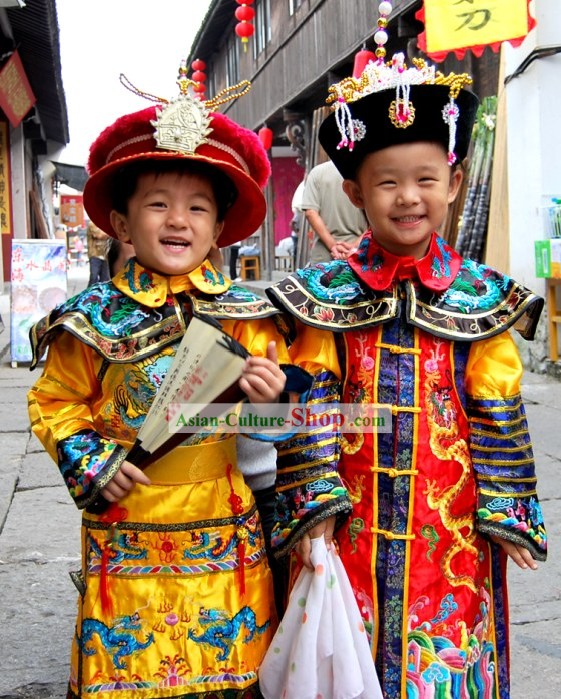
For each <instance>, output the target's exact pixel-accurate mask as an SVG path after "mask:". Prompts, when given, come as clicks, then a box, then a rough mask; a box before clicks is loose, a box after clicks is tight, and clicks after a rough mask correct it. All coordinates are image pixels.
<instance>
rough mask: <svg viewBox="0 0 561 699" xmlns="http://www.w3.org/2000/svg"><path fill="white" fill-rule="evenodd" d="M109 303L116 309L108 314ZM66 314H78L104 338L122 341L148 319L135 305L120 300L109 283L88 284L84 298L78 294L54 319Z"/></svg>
mask: <svg viewBox="0 0 561 699" xmlns="http://www.w3.org/2000/svg"><path fill="white" fill-rule="evenodd" d="M113 299H119V300H120V304H119V308H118V309H114V311H113V312H111V314H109V312H108V308H109V306H110V305H111V301H112V300H113ZM67 311H68V312H72V311H74V312H75V311H81V312H82V313H83V314H84V315H85V316H86V318H88V319H89V320H90V321H91V324H92V326H93V327H94V328H95V329H96V330H97V331H98V332H99V333H100V334H102V335H104V336H105V337H126V336H127V335H130V334H131V333H132V332H133V331H134V330H135V328H137V327H138V326H139V325H140V324H141V323H142V321H143V320H145V319H146V318H148V313H147V312H146V311H143V310H142V309H141V307H140V306H139V305H138V303H137V302H136V301H134V300H133V299H128V298H123V294H122V293H121V292H120V291H119V290H118V289H116V288H115V287H114V286H113V284H112V283H111V282H98V283H97V284H92V286H91V287H89V288H88V290H87V294H86V293H82V294H81V295H78V296H75V297H73V298H72V299H70V300H69V301H67V302H66V303H65V304H62V305H61V306H60V307H59V309H58V315H64V313H65V312H67Z"/></svg>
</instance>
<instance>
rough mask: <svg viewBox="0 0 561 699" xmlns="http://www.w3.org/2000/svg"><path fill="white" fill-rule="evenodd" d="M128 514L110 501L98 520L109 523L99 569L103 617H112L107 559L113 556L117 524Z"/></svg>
mask: <svg viewBox="0 0 561 699" xmlns="http://www.w3.org/2000/svg"><path fill="white" fill-rule="evenodd" d="M127 515H128V512H127V510H126V509H125V508H124V507H119V505H118V504H117V503H116V502H113V503H111V505H110V506H109V507H108V508H107V510H106V511H105V512H104V513H103V514H102V515H101V517H100V518H99V520H100V522H103V523H104V524H109V525H110V527H109V529H108V530H107V538H106V541H105V543H104V544H103V551H102V552H101V570H100V573H99V595H100V598H101V611H102V612H103V615H104V616H105V617H110V618H113V602H112V600H111V590H110V585H109V574H108V569H109V561H110V560H111V558H113V541H114V540H115V535H116V533H117V524H118V523H119V522H122V521H123V520H125V519H126V517H127Z"/></svg>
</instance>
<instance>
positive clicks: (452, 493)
mask: <svg viewBox="0 0 561 699" xmlns="http://www.w3.org/2000/svg"><path fill="white" fill-rule="evenodd" d="M441 344H442V343H441V342H439V341H436V340H435V348H434V349H433V350H432V351H431V357H430V358H429V359H427V361H426V362H425V370H426V372H427V375H426V379H425V410H426V414H427V421H428V426H429V433H430V437H429V443H430V448H431V450H432V452H433V454H434V455H435V456H436V457H437V458H439V459H442V460H443V461H451V460H453V461H456V462H457V463H458V464H460V466H461V467H462V474H461V476H460V478H459V480H458V481H457V483H455V484H454V485H452V486H450V487H447V488H443V489H441V488H439V487H438V485H437V483H436V481H429V480H428V479H427V481H426V484H427V487H426V490H425V491H424V494H425V495H426V496H427V504H428V506H429V507H430V508H431V510H436V511H438V513H439V515H440V519H441V521H442V524H443V525H444V527H445V529H446V530H447V531H448V532H449V533H450V536H451V537H452V540H453V541H452V543H451V544H450V546H449V547H448V549H447V550H446V551H445V552H444V554H443V556H442V559H441V563H440V567H441V570H442V574H443V575H444V577H445V578H446V580H448V582H449V583H450V585H452V586H454V587H459V586H461V585H466V586H467V587H469V589H470V590H472V591H473V592H475V593H477V591H478V590H477V586H476V584H475V581H474V580H473V577H471V576H469V575H466V574H463V573H462V574H457V573H454V571H453V570H452V561H453V559H454V557H455V556H456V555H457V554H458V553H460V552H462V551H463V552H465V553H468V554H471V555H472V556H473V557H474V559H475V562H476V565H477V559H478V551H477V548H476V547H475V546H474V544H473V542H474V540H475V537H476V532H475V520H474V517H473V514H472V513H471V512H468V513H465V514H461V515H456V514H453V510H454V504H455V502H456V500H457V498H458V497H460V495H461V493H462V490H463V489H464V488H465V487H466V486H467V485H468V483H469V482H470V478H471V457H470V453H469V447H468V444H467V442H466V440H465V439H461V438H459V437H458V425H457V422H456V410H455V407H454V405H453V402H452V400H451V397H450V391H451V388H452V386H451V385H450V386H448V385H446V383H445V382H444V381H443V379H442V376H441V374H440V371H439V360H441V359H442V356H441V355H439V354H438V351H439V347H440V345H441Z"/></svg>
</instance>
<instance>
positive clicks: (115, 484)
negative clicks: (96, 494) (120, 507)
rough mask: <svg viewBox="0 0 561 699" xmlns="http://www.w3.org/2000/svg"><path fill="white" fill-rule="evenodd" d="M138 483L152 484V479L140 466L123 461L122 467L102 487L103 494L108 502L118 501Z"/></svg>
mask: <svg viewBox="0 0 561 699" xmlns="http://www.w3.org/2000/svg"><path fill="white" fill-rule="evenodd" d="M136 483H142V485H150V479H149V478H148V476H147V475H146V474H145V473H143V472H142V471H141V470H140V469H139V468H138V466H135V465H134V464H131V463H130V461H123V463H122V464H121V468H120V469H119V470H118V471H117V473H116V474H115V475H114V476H113V478H112V479H111V480H110V481H109V483H108V484H107V485H106V486H105V488H102V489H101V494H102V495H103V497H104V498H105V499H106V500H107V501H108V502H117V501H118V500H120V499H121V498H123V497H124V496H125V495H126V494H127V493H128V492H129V491H131V490H132V489H133V488H134V486H135V484H136Z"/></svg>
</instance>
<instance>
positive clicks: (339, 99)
mask: <svg viewBox="0 0 561 699" xmlns="http://www.w3.org/2000/svg"><path fill="white" fill-rule="evenodd" d="M378 10H379V18H378V22H377V29H376V32H375V34H374V41H375V42H376V46H377V47H376V51H375V56H376V58H375V59H374V60H371V61H370V62H369V63H367V64H366V66H365V68H364V70H363V72H362V74H361V75H360V76H359V77H348V78H345V79H343V80H342V81H341V82H339V83H336V84H335V85H332V86H331V87H330V88H329V96H328V98H327V103H328V104H332V105H333V107H334V109H333V113H332V114H330V115H329V116H328V117H327V119H326V120H325V121H324V122H323V124H322V126H321V128H320V134H319V140H320V142H321V144H322V146H323V147H324V148H325V150H326V151H327V153H328V154H329V156H330V157H331V159H332V160H333V162H334V163H335V165H336V166H337V168H338V169H339V170H340V172H341V174H342V175H343V177H346V178H350V179H352V178H353V177H354V175H355V173H356V169H357V167H358V165H359V164H360V162H362V159H363V158H364V156H365V155H367V154H368V153H371V152H373V151H375V150H380V149H381V148H384V147H387V146H391V145H396V144H399V143H411V142H413V141H437V142H439V143H442V145H443V146H444V147H445V149H446V152H447V154H448V162H449V164H450V165H453V164H454V163H455V162H457V161H459V160H463V159H464V158H465V156H466V155H467V150H468V147H469V141H470V137H471V129H472V127H473V123H474V120H475V115H476V112H477V106H478V100H477V97H476V96H475V95H474V94H473V93H472V92H469V91H468V90H466V89H464V88H465V86H466V85H469V84H471V82H472V80H471V77H470V76H469V75H468V74H467V73H462V74H459V75H457V74H455V73H450V74H449V75H444V74H443V73H441V72H439V71H436V70H435V68H434V66H431V65H429V64H428V63H427V62H426V61H424V60H423V59H413V61H412V63H413V65H412V66H411V67H407V65H406V62H405V56H404V55H403V53H396V54H394V56H393V57H392V59H391V60H390V61H386V60H385V59H386V49H385V45H386V43H387V41H388V33H387V31H386V29H387V26H388V21H389V20H388V18H389V16H390V14H391V11H392V4H391V2H389V1H388V0H383V2H381V3H380V4H379V6H378Z"/></svg>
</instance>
